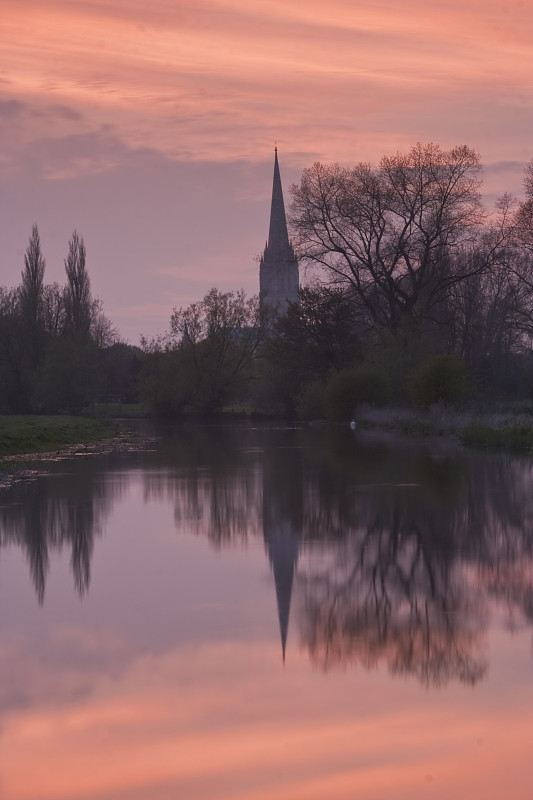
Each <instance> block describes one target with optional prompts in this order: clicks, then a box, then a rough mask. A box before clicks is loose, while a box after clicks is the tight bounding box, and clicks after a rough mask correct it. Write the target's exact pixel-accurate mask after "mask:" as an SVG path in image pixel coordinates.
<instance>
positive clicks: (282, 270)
mask: <svg viewBox="0 0 533 800" xmlns="http://www.w3.org/2000/svg"><path fill="white" fill-rule="evenodd" d="M298 287H299V275H298V261H297V259H296V256H295V255H294V250H293V249H292V245H291V243H290V241H289V234H288V231H287V219H286V217H285V205H284V203H283V191H282V189H281V178H280V174H279V164H278V148H277V147H276V148H275V151H274V183H273V186H272V206H271V209H270V228H269V231H268V241H267V243H266V247H265V252H264V253H263V255H262V257H261V263H260V265H259V299H260V302H261V308H262V309H267V308H269V309H272V310H275V311H277V312H279V313H281V314H283V313H284V312H285V311H286V310H287V304H288V303H289V302H293V303H295V302H297V301H298Z"/></svg>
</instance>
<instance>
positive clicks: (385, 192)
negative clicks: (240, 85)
mask: <svg viewBox="0 0 533 800" xmlns="http://www.w3.org/2000/svg"><path fill="white" fill-rule="evenodd" d="M481 170H482V165H481V161H480V158H479V156H478V155H477V154H476V153H475V152H474V151H473V150H472V149H471V148H469V147H466V146H461V147H455V148H452V149H450V150H443V149H441V148H440V147H439V146H438V145H436V144H426V145H422V144H417V145H416V146H415V147H413V148H412V149H411V150H410V151H409V152H408V153H397V154H396V155H394V156H390V157H384V158H382V160H381V161H380V162H379V164H378V165H372V164H367V163H360V164H356V165H355V166H351V167H347V166H341V165H339V164H322V163H318V162H317V163H315V164H313V165H312V166H311V167H309V168H308V169H306V170H304V172H303V174H302V178H301V181H300V183H299V184H297V185H295V186H293V187H292V188H291V193H292V204H291V208H290V214H289V225H290V230H291V234H292V238H293V245H294V246H295V249H296V252H297V254H298V257H299V260H300V265H301V266H303V267H304V268H307V269H308V279H307V281H306V285H305V286H304V287H302V288H301V289H300V296H299V301H298V302H297V303H290V304H289V306H288V308H287V310H286V311H285V312H284V313H283V314H279V313H273V312H269V311H268V310H267V309H264V308H263V309H262V308H260V304H259V299H258V297H251V298H248V297H246V295H245V294H244V292H243V291H238V292H226V293H224V292H221V291H219V290H218V289H216V288H213V289H211V290H210V291H209V292H208V293H207V294H206V295H205V297H204V298H203V299H202V300H200V301H198V302H196V303H192V304H191V305H189V306H188V307H183V308H179V309H178V308H176V309H174V311H173V312H172V315H171V318H170V326H169V329H168V330H167V331H166V332H165V333H164V334H162V335H160V336H158V337H155V338H152V339H148V338H142V340H141V350H138V349H135V348H129V346H127V345H124V344H120V343H119V342H118V341H117V339H116V334H115V332H114V330H113V327H112V325H111V324H110V323H109V321H108V320H107V319H106V318H105V316H104V314H103V312H102V306H101V303H100V301H98V300H94V299H93V298H92V296H91V292H90V282H89V279H88V275H87V271H86V267H85V255H86V254H85V246H84V244H83V239H81V238H80V237H79V236H78V235H77V233H74V234H73V237H72V239H71V241H70V242H69V249H68V255H67V258H66V260H65V271H66V278H67V282H66V285H65V286H64V287H59V286H58V285H57V284H53V285H51V286H45V285H44V281H43V275H44V259H43V257H42V254H41V252H40V244H39V236H38V230H37V227H36V226H35V227H34V229H33V232H32V236H31V238H30V243H29V245H28V249H27V251H26V256H25V268H24V271H23V273H22V283H21V285H20V286H19V287H17V288H16V289H14V290H9V291H8V290H6V289H3V290H1V294H0V371H1V372H2V377H3V378H4V380H3V387H4V388H3V390H2V395H1V396H0V407H2V408H4V409H8V410H19V411H25V410H40V409H43V410H47V409H48V410H60V409H63V408H71V409H74V408H77V407H83V405H84V404H87V402H88V400H89V399H90V398H91V397H93V398H94V397H95V396H96V395H97V394H98V392H100V393H101V392H104V391H108V392H109V391H111V389H110V388H109V387H110V379H109V375H110V374H111V375H114V376H115V385H116V386H117V387H118V389H119V391H120V394H121V396H127V397H129V398H130V399H140V400H141V401H142V403H143V404H144V406H145V407H146V408H147V409H148V410H149V411H150V412H151V413H153V414H158V415H179V414H182V413H188V412H190V411H193V412H199V413H203V414H212V413H216V412H219V411H221V410H223V409H225V408H227V407H228V406H233V407H236V406H239V407H246V408H249V409H252V410H256V411H268V412H276V413H280V414H288V415H294V414H296V415H299V416H303V417H316V416H324V415H326V416H331V417H338V418H343V417H346V416H348V415H349V414H350V413H352V409H353V407H354V405H356V404H357V403H359V402H371V403H385V402H394V403H405V402H414V403H418V404H421V405H430V404H431V403H434V402H438V401H439V400H440V401H444V402H450V403H458V402H463V401H466V400H467V399H469V398H471V399H474V400H477V401H483V402H491V401H495V400H499V399H509V398H514V399H516V398H520V399H525V398H531V397H532V396H533V351H532V347H531V341H532V335H533V161H531V163H530V164H529V165H528V167H527V168H526V173H525V180H524V185H525V199H524V200H522V201H518V200H516V199H515V198H513V197H512V196H511V195H509V194H505V195H503V196H502V197H501V198H500V199H499V200H498V202H497V203H496V206H495V208H494V209H488V208H487V207H486V205H485V204H484V203H483V201H482V195H481V189H482V181H481ZM141 351H142V352H141ZM106 359H107V361H106ZM117 359H118V362H120V364H121V369H117V368H113V369H109V363H113V364H114V363H115V361H116V360H117ZM106 363H107V364H108V367H107V372H106V366H105V365H106ZM119 374H120V375H121V376H122V377H121V380H122V383H120V386H118V383H117V380H116V376H117V375H119ZM133 374H134V379H133V378H132V375H133ZM67 375H68V378H66V376H67ZM128 376H129V377H128ZM126 384H127V386H128V387H129V388H127V389H126Z"/></svg>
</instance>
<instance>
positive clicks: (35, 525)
mask: <svg viewBox="0 0 533 800" xmlns="http://www.w3.org/2000/svg"><path fill="white" fill-rule="evenodd" d="M107 466H108V469H109V470H111V469H112V467H111V464H110V463H109V464H108V465H107ZM126 488H127V478H126V477H125V476H120V475H119V476H118V478H117V476H116V475H114V476H113V477H112V478H111V473H110V472H109V473H108V474H106V473H101V472H100V471H99V470H95V465H94V464H93V463H90V462H89V461H88V460H85V459H84V458H80V460H79V462H78V463H75V464H69V472H68V473H66V474H62V473H61V474H56V475H50V476H47V477H46V478H43V479H41V480H38V481H36V482H34V483H19V484H16V485H15V486H14V487H12V488H11V489H9V490H5V491H4V492H3V493H2V496H1V498H0V502H1V505H0V545H1V546H8V545H13V544H15V545H18V546H19V547H20V548H21V549H22V550H23V551H24V553H25V554H26V556H27V559H28V564H29V569H30V575H31V578H32V581H33V585H34V587H35V591H36V593H37V598H38V600H39V603H40V604H42V603H43V602H44V597H45V590H46V579H47V575H48V572H49V568H50V552H51V551H56V552H60V551H62V550H63V549H64V548H69V549H70V564H71V570H72V574H73V578H74V585H75V588H76V590H77V592H78V594H79V595H83V594H84V593H85V592H86V591H88V589H89V585H90V580H91V557H92V554H93V549H94V541H95V538H97V537H98V536H100V535H101V532H102V526H103V522H104V520H105V518H106V517H107V515H108V514H109V512H110V511H111V508H112V506H113V503H114V501H115V500H116V499H117V498H118V497H120V496H121V495H122V494H123V493H124V492H125V491H126Z"/></svg>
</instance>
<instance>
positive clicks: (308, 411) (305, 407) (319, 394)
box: [296, 381, 324, 420]
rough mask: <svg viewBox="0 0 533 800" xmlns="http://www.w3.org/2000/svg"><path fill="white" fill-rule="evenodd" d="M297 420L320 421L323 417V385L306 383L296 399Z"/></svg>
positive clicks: (321, 382)
mask: <svg viewBox="0 0 533 800" xmlns="http://www.w3.org/2000/svg"><path fill="white" fill-rule="evenodd" d="M296 414H297V416H298V419H308V420H309V419H311V420H312V419H322V418H323V417H324V383H323V381H311V382H310V383H307V384H306V385H305V386H304V388H303V389H302V391H301V392H300V396H299V397H298V402H297V404H296Z"/></svg>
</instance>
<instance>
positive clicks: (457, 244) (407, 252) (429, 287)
mask: <svg viewBox="0 0 533 800" xmlns="http://www.w3.org/2000/svg"><path fill="white" fill-rule="evenodd" d="M480 169H481V164H480V160H479V156H478V155H477V154H476V153H475V152H474V151H473V150H471V149H470V148H468V147H465V146H463V147H455V148H453V149H452V150H449V151H443V150H441V149H440V147H438V145H435V144H428V145H421V144H418V145H416V147H414V148H413V149H412V150H411V151H410V152H409V153H407V154H401V153H398V154H397V155H395V156H392V157H386V158H383V159H382V160H381V162H380V164H379V166H378V167H377V168H376V167H373V166H371V165H370V164H358V165H357V166H355V167H352V168H348V167H341V166H339V165H338V164H334V165H324V164H320V163H315V164H314V165H313V166H312V167H311V168H309V169H306V170H304V173H303V176H302V179H301V182H300V184H299V185H298V186H294V187H292V193H293V204H292V213H291V224H292V230H293V237H294V240H295V243H296V245H297V249H298V252H299V254H300V257H301V258H302V259H305V260H307V261H309V262H311V263H314V264H317V265H320V266H321V267H322V268H323V273H324V275H325V278H326V280H329V281H330V282H332V283H334V284H337V285H341V286H344V287H348V288H350V289H351V291H352V292H353V293H354V295H355V297H356V298H357V300H358V302H359V304H360V305H361V306H362V308H364V309H365V312H366V313H367V314H369V315H370V317H371V319H372V320H373V322H374V324H376V325H377V326H379V327H382V328H384V329H385V330H390V331H393V332H395V331H398V330H400V327H401V323H402V320H403V319H405V318H407V319H410V320H412V321H413V322H414V323H415V324H416V323H417V322H419V321H420V320H428V319H432V317H433V316H434V315H437V316H438V314H439V313H440V311H441V310H442V308H443V303H445V302H446V301H447V299H448V298H449V297H450V292H451V290H452V288H453V287H454V286H455V285H456V284H457V283H459V282H461V281H464V280H465V279H466V278H468V277H470V276H472V275H477V274H481V273H483V272H484V271H485V270H486V269H487V268H488V267H489V266H490V264H491V263H492V261H493V259H494V257H495V253H496V252H497V249H498V247H499V246H500V244H501V243H502V242H503V241H504V239H505V231H500V236H499V238H496V239H495V240H494V241H492V242H491V243H490V247H489V248H488V249H487V250H486V251H484V252H483V257H482V258H480V257H476V258H466V259H465V258H463V259H461V260H460V261H456V260H455V259H454V254H455V252H456V251H457V250H459V249H461V250H462V252H467V253H468V252H470V251H468V250H465V248H466V247H467V246H468V245H470V244H472V243H474V242H476V243H477V242H478V234H479V231H480V230H481V226H482V223H483V220H484V213H483V208H482V204H481V196H480V180H479V172H480Z"/></svg>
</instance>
